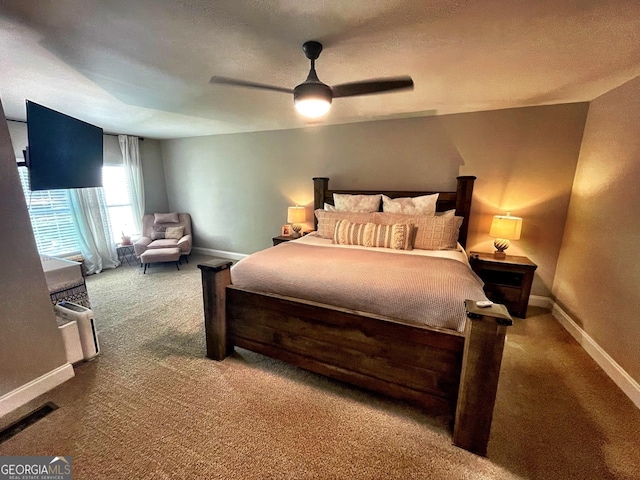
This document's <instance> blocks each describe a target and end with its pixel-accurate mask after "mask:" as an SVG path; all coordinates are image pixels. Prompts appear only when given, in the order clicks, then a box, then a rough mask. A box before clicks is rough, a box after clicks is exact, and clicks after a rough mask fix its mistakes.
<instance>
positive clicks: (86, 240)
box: [67, 188, 120, 274]
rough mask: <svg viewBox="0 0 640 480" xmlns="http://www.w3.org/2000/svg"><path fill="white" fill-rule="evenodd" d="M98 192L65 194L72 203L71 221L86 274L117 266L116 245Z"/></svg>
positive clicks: (79, 191) (88, 190)
mask: <svg viewBox="0 0 640 480" xmlns="http://www.w3.org/2000/svg"><path fill="white" fill-rule="evenodd" d="M101 194H102V192H101V191H100V190H99V189H98V188H73V189H70V190H67V195H68V196H69V202H70V203H71V217H72V218H73V223H74V224H75V226H76V230H77V232H78V237H79V239H80V252H81V253H82V256H83V257H84V261H85V266H86V268H87V273H89V274H91V273H100V272H101V271H102V270H104V269H107V268H116V267H117V266H118V265H120V262H119V261H118V254H117V252H116V242H114V241H113V238H111V229H110V228H109V215H108V213H107V207H106V205H105V202H104V201H103V200H102V199H101V198H100V197H101Z"/></svg>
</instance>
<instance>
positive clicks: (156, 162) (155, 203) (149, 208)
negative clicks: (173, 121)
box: [138, 138, 169, 213]
mask: <svg viewBox="0 0 640 480" xmlns="http://www.w3.org/2000/svg"><path fill="white" fill-rule="evenodd" d="M138 145H139V148H140V158H141V160H142V175H143V179H144V206H145V213H155V212H168V211H169V200H168V199H167V186H166V183H165V180H164V168H163V166H162V155H161V153H160V141H159V140H152V139H149V138H145V139H144V140H142V141H140V142H138Z"/></svg>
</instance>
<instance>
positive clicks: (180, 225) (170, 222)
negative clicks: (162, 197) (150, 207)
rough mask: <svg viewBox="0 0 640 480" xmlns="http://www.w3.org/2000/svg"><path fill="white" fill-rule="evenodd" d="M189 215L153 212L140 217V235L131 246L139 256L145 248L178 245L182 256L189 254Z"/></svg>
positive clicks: (190, 240) (191, 240)
mask: <svg viewBox="0 0 640 480" xmlns="http://www.w3.org/2000/svg"><path fill="white" fill-rule="evenodd" d="M192 245H193V239H192V236H191V215H189V214H188V213H154V214H153V215H145V216H144V217H142V237H140V238H139V239H138V240H136V241H135V243H134V244H133V248H134V250H135V252H136V257H138V258H140V255H142V254H143V253H144V252H145V251H146V250H148V249H153V248H172V247H178V248H179V249H180V253H181V254H182V255H184V256H187V255H189V254H191V247H192Z"/></svg>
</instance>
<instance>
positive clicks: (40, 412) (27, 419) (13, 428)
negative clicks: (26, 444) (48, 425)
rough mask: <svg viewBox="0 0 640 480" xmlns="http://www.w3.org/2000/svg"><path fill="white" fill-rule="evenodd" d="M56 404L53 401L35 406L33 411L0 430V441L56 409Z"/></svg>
mask: <svg viewBox="0 0 640 480" xmlns="http://www.w3.org/2000/svg"><path fill="white" fill-rule="evenodd" d="M57 409H58V406H57V405H56V404H55V403H51V402H49V403H45V404H44V405H42V406H41V407H39V408H37V409H36V410H34V411H33V412H31V413H29V414H27V415H25V416H24V417H22V418H20V419H18V420H16V421H15V422H13V423H12V424H11V425H9V426H8V427H6V428H4V429H3V430H1V431H0V443H2V442H4V441H6V440H9V439H10V438H11V437H13V436H14V435H17V434H18V433H20V432H21V431H22V430H24V429H25V428H27V427H28V426H29V425H33V424H34V423H36V422H37V421H38V420H41V419H43V418H44V417H46V416H47V415H49V414H50V413H51V412H53V411H54V410H57Z"/></svg>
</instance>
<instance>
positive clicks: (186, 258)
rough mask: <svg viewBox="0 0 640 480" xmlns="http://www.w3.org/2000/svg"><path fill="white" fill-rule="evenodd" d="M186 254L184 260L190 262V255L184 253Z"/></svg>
mask: <svg viewBox="0 0 640 480" xmlns="http://www.w3.org/2000/svg"><path fill="white" fill-rule="evenodd" d="M183 256H184V261H185V262H187V263H189V256H188V255H183Z"/></svg>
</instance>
